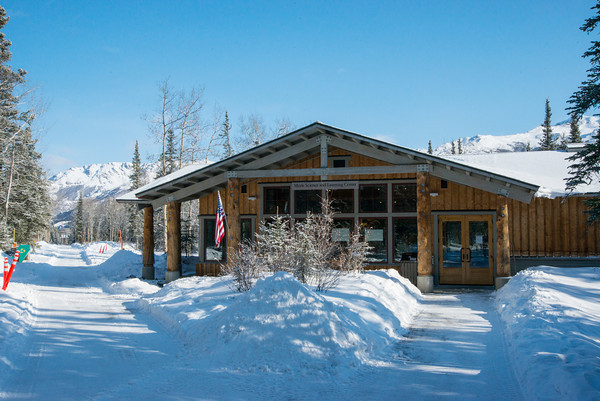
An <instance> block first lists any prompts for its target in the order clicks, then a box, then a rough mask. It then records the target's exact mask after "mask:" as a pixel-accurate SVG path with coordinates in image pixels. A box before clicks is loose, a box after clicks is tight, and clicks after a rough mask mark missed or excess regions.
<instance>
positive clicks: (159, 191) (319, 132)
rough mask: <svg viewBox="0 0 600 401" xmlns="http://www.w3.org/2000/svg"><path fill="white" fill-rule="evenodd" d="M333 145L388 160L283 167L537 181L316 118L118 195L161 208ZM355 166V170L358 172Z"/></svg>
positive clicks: (520, 193) (503, 187)
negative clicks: (341, 165) (359, 164)
mask: <svg viewBox="0 0 600 401" xmlns="http://www.w3.org/2000/svg"><path fill="white" fill-rule="evenodd" d="M322 143H325V144H326V145H325V146H333V147H336V148H341V149H345V150H348V151H351V152H354V153H357V154H361V155H364V156H367V157H371V158H373V159H377V160H381V161H384V162H386V163H389V164H391V166H385V167H383V166H382V167H363V168H359V167H356V168H343V169H335V174H333V173H334V172H333V171H332V170H331V169H328V168H325V167H323V168H320V169H302V170H285V171H283V172H282V175H286V176H311V175H312V176H324V175H336V176H340V175H355V174H365V173H366V174H385V173H388V174H389V173H410V172H416V171H417V169H418V168H419V169H423V168H425V169H427V170H428V171H429V173H430V174H432V175H433V176H437V177H440V178H442V179H445V180H448V181H453V182H457V183H460V184H464V185H469V186H471V187H475V188H479V189H483V190H486V191H489V192H494V193H501V194H503V195H506V196H508V197H510V198H513V199H517V200H520V201H524V202H527V203H528V202H529V201H530V200H531V198H532V196H533V194H534V193H535V192H536V191H537V190H538V188H539V187H538V186H537V185H534V184H530V183H526V182H523V181H519V180H517V179H514V178H510V177H506V176H503V175H500V174H495V173H492V172H489V171H486V170H483V169H479V168H476V167H472V166H468V165H465V164H461V163H458V162H455V161H452V160H447V159H443V158H441V157H437V156H433V155H429V154H427V153H423V152H419V151H416V150H413V149H409V148H404V147H401V146H397V145H394V144H390V143H387V142H384V141H380V140H377V139H374V138H370V137H366V136H363V135H360V134H357V133H354V132H350V131H346V130H343V129H340V128H336V127H332V126H330V125H326V124H323V123H321V122H315V123H312V124H310V125H307V126H306V127H303V128H300V129H298V130H296V131H294V132H291V133H289V134H287V135H284V136H282V137H279V138H276V139H273V140H271V141H269V142H265V143H263V144H261V145H258V146H256V147H254V148H252V149H249V150H246V151H245V152H242V153H239V154H237V155H234V156H232V157H229V158H227V159H225V160H221V161H219V162H216V163H213V164H210V165H208V166H196V167H189V168H186V169H182V170H179V171H177V172H175V173H173V174H170V175H167V176H165V177H162V178H161V179H159V180H157V181H154V182H152V183H150V184H148V185H146V186H144V187H142V188H139V189H138V190H136V191H134V192H132V193H129V194H126V195H124V196H122V197H120V198H118V199H117V201H118V202H133V203H137V204H140V205H152V206H154V207H155V208H156V207H160V206H162V205H164V204H166V203H169V202H172V201H175V200H177V201H186V200H190V199H196V198H199V197H201V196H203V195H205V194H208V193H212V192H214V191H216V190H217V189H220V188H223V187H225V185H226V183H227V179H228V178H229V177H239V178H244V177H266V176H272V175H269V174H273V170H278V169H280V168H281V167H283V166H286V165H289V164H291V163H293V162H294V161H297V160H300V159H303V158H305V157H306V156H309V155H311V154H314V153H315V152H319V151H320V149H322V148H323V145H322ZM359 170H360V171H359Z"/></svg>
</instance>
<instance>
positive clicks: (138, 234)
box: [127, 141, 144, 248]
mask: <svg viewBox="0 0 600 401" xmlns="http://www.w3.org/2000/svg"><path fill="white" fill-rule="evenodd" d="M129 179H130V180H131V186H130V187H129V190H131V191H133V190H135V189H138V188H140V187H141V186H142V185H144V170H143V169H142V159H141V158H140V152H139V147H138V141H135V149H134V151H133V159H132V160H131V175H130V176H129ZM127 234H128V235H127V237H128V238H129V239H131V240H133V241H135V245H136V248H139V244H140V239H141V238H142V236H143V235H144V218H143V216H142V213H141V211H139V210H138V208H137V206H135V205H134V206H130V207H129V224H128V227H127Z"/></svg>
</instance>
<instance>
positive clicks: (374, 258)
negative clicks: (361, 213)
mask: <svg viewBox="0 0 600 401" xmlns="http://www.w3.org/2000/svg"><path fill="white" fill-rule="evenodd" d="M360 225H361V234H362V235H363V238H366V240H367V242H368V243H369V246H370V247H371V250H370V253H369V256H368V257H367V261H368V262H370V263H385V262H387V219H361V220H360Z"/></svg>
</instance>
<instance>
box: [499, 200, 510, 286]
mask: <svg viewBox="0 0 600 401" xmlns="http://www.w3.org/2000/svg"><path fill="white" fill-rule="evenodd" d="M496 239H497V242H496V276H497V277H509V276H510V238H509V230H508V199H507V198H506V196H502V195H497V196H496Z"/></svg>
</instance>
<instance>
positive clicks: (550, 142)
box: [540, 99, 557, 150]
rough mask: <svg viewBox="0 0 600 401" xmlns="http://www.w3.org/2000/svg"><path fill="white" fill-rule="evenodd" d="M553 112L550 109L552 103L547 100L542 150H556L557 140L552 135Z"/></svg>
mask: <svg viewBox="0 0 600 401" xmlns="http://www.w3.org/2000/svg"><path fill="white" fill-rule="evenodd" d="M551 118H552V110H551V109H550V101H549V100H548V99H546V117H545V118H544V123H543V124H542V127H543V128H542V132H543V135H542V139H540V150H556V147H557V145H556V138H555V137H554V134H553V133H552V123H551V121H550V120H551Z"/></svg>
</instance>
